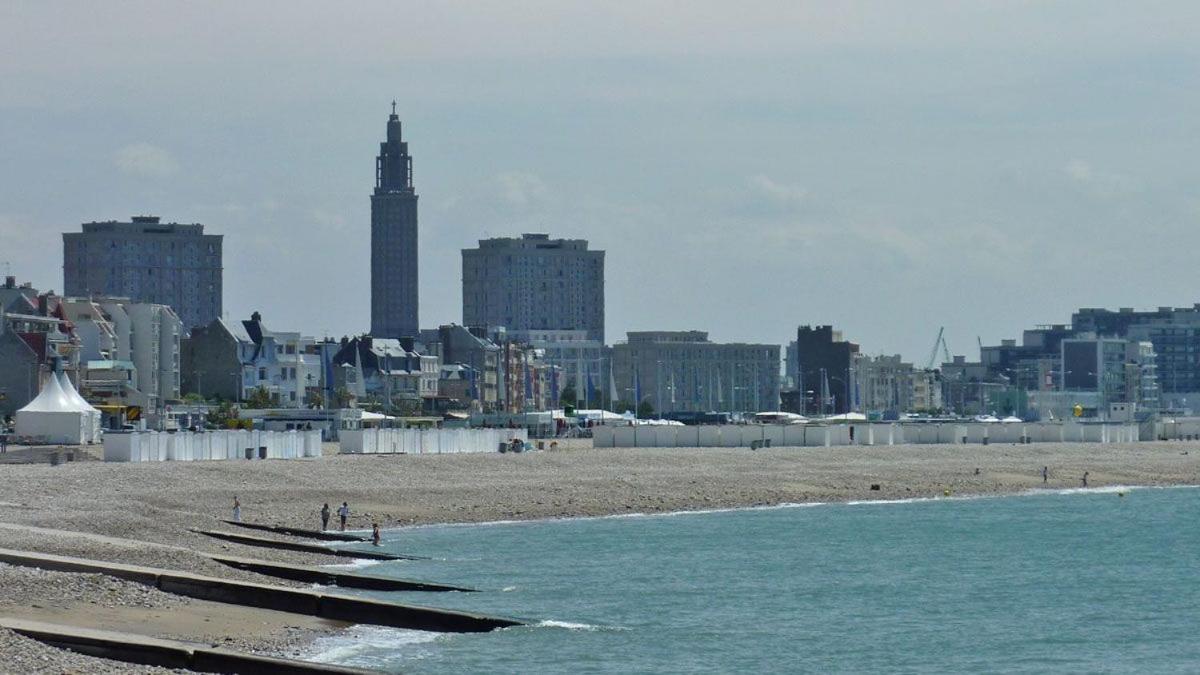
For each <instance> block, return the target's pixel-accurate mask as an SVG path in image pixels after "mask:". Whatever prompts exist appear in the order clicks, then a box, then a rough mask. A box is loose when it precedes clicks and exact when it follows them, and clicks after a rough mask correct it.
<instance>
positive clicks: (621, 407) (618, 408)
mask: <svg viewBox="0 0 1200 675" xmlns="http://www.w3.org/2000/svg"><path fill="white" fill-rule="evenodd" d="M636 409H637V406H635V405H634V404H633V401H626V400H625V399H623V398H622V399H617V400H616V401H613V403H612V405H611V406H610V407H609V411H611V412H615V413H617V414H618V415H622V414H625V413H627V412H632V411H633V410H636Z"/></svg>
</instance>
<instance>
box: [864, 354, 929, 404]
mask: <svg viewBox="0 0 1200 675" xmlns="http://www.w3.org/2000/svg"><path fill="white" fill-rule="evenodd" d="M850 372H851V376H852V381H853V384H852V387H853V389H852V391H851V392H850V401H851V405H850V407H851V408H852V409H853V410H857V411H860V412H866V413H874V414H879V415H881V416H883V417H884V418H886V419H896V418H897V417H899V415H900V414H901V413H905V412H908V411H910V410H912V409H913V408H914V405H913V365H912V364H911V363H907V362H905V361H904V360H903V359H901V358H900V355H899V354H896V355H895V356H884V355H882V354H881V355H879V356H867V355H865V354H855V355H854V358H853V362H852V365H851V371H850Z"/></svg>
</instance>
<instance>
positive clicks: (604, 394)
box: [507, 330, 620, 409]
mask: <svg viewBox="0 0 1200 675" xmlns="http://www.w3.org/2000/svg"><path fill="white" fill-rule="evenodd" d="M507 335H508V338H509V339H510V340H514V341H517V342H523V343H525V344H527V345H529V346H530V347H532V348H534V349H537V350H540V351H541V354H542V355H541V361H542V362H543V363H545V364H546V365H548V366H554V367H555V368H557V369H558V376H557V377H558V387H559V393H560V395H561V393H563V392H565V391H566V390H567V388H570V389H571V390H572V391H573V392H574V393H575V400H576V402H577V404H578V407H579V408H583V409H589V408H594V407H608V405H609V404H610V403H611V401H612V400H615V399H616V398H620V396H619V395H617V396H616V397H615V398H614V397H613V394H612V389H613V386H614V381H613V375H612V353H611V352H612V350H611V349H609V348H608V347H607V346H605V344H604V343H603V342H600V341H599V340H592V339H590V338H588V336H587V331H584V330H524V331H522V330H510V331H508V332H507ZM554 405H557V402H555V404H554Z"/></svg>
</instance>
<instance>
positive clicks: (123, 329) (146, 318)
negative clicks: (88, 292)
mask: <svg viewBox="0 0 1200 675" xmlns="http://www.w3.org/2000/svg"><path fill="white" fill-rule="evenodd" d="M61 307H62V312H63V316H64V317H66V319H67V320H69V321H70V322H71V325H72V327H73V329H74V332H75V335H76V337H78V338H79V345H80V357H81V368H80V371H81V373H82V375H81V377H80V381H79V389H80V393H82V394H83V395H84V396H85V397H87V398H89V399H90V400H98V401H103V402H105V403H108V404H112V405H137V406H141V407H143V408H145V409H146V411H147V412H153V411H156V410H161V409H163V408H164V407H165V406H166V405H167V404H169V403H173V402H177V401H179V399H180V393H181V392H180V374H179V370H180V340H181V338H182V335H183V323H182V322H181V321H180V320H179V317H177V316H175V313H174V312H173V311H172V310H171V308H170V307H168V306H166V305H160V304H155V303H146V302H133V301H131V300H129V299H128V298H107V297H99V296H97V297H94V298H64V299H63V300H62V302H61Z"/></svg>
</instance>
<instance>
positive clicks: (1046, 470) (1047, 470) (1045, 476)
mask: <svg viewBox="0 0 1200 675" xmlns="http://www.w3.org/2000/svg"><path fill="white" fill-rule="evenodd" d="M1049 477H1050V467H1048V466H1043V467H1042V485H1045V484H1046V480H1047V479H1048V478H1049Z"/></svg>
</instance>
